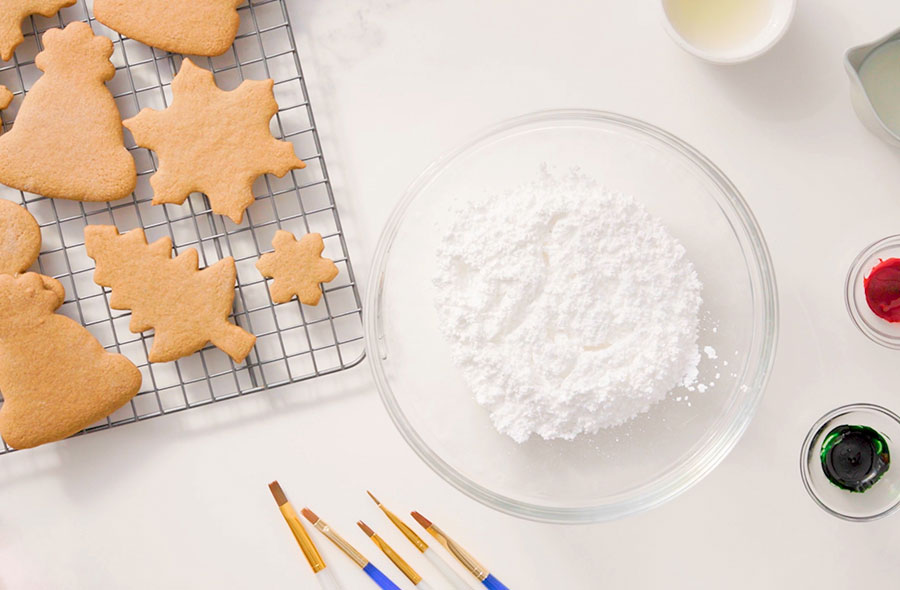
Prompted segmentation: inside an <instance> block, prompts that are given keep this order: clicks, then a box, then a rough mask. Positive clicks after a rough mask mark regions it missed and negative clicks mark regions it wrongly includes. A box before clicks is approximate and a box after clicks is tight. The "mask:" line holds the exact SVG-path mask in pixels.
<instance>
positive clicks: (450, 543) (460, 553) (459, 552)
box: [425, 524, 490, 582]
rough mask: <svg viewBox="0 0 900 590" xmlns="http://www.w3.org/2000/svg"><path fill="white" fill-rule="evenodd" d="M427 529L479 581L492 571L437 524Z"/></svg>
mask: <svg viewBox="0 0 900 590" xmlns="http://www.w3.org/2000/svg"><path fill="white" fill-rule="evenodd" d="M425 530H427V531H428V532H429V533H430V534H431V536H432V537H434V538H435V539H437V542H438V543H440V544H441V545H443V546H444V549H446V550H447V551H449V552H450V553H452V554H453V556H454V557H456V559H458V560H459V562H460V563H461V564H463V566H464V567H465V568H466V569H467V570H469V571H470V572H472V575H473V576H475V577H476V578H478V580H479V581H482V582H483V581H484V580H485V578H487V577H488V576H489V575H490V572H489V571H488V570H487V569H486V568H485V567H484V566H483V565H481V564H480V563H478V560H477V559H475V558H474V557H472V556H471V555H470V554H469V552H468V551H466V550H465V549H463V548H462V547H460V546H459V544H458V543H457V542H456V541H454V540H453V539H451V538H450V537H448V536H447V534H446V533H444V531H442V530H441V529H440V528H439V527H438V526H437V525H435V524H432V525H431V526H430V527H428V528H427V529H425Z"/></svg>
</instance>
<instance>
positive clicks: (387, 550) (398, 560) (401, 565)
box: [370, 535, 422, 586]
mask: <svg viewBox="0 0 900 590" xmlns="http://www.w3.org/2000/svg"><path fill="white" fill-rule="evenodd" d="M370 538H371V539H372V541H373V542H374V543H375V544H376V545H377V546H378V548H379V549H381V551H382V552H384V554H385V555H387V557H388V559H390V560H391V561H392V562H393V564H394V565H395V566H397V569H398V570H400V571H401V572H403V575H404V576H406V577H407V578H409V581H410V582H412V583H413V586H418V584H419V582H421V581H422V576H420V575H419V573H418V572H417V571H416V570H414V569H413V568H412V567H410V565H409V564H408V563H406V561H405V560H404V559H403V558H402V557H400V556H399V555H397V552H396V551H394V549H393V548H392V547H391V546H390V545H388V544H387V543H385V542H384V539H382V538H381V537H379V536H378V535H372V536H371V537H370Z"/></svg>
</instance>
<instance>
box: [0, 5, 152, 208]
mask: <svg viewBox="0 0 900 590" xmlns="http://www.w3.org/2000/svg"><path fill="white" fill-rule="evenodd" d="M43 43H44V51H42V52H40V53H39V54H38V55H37V57H36V58H35V65H36V66H37V67H38V69H40V70H41V71H43V72H44V75H43V76H41V77H40V79H39V80H38V81H37V82H36V83H35V84H34V86H33V87H32V88H31V90H29V91H28V93H27V94H26V95H25V99H24V100H23V101H22V106H21V107H20V108H19V112H18V114H17V115H16V119H15V121H14V122H13V127H12V129H11V130H10V131H9V132H8V133H4V134H3V135H0V182H2V183H3V184H5V185H7V186H11V187H13V188H17V189H19V190H22V191H27V192H31V193H36V194H39V195H43V196H45V197H54V198H58V199H74V200H78V201H112V200H115V199H120V198H122V197H125V196H127V195H128V194H130V193H131V191H132V190H134V187H135V184H136V183H137V174H136V172H135V164H134V159H133V158H132V157H131V154H129V153H128V150H126V149H125V145H124V143H123V135H122V122H121V119H120V116H119V110H118V109H117V108H116V103H115V101H114V100H113V97H112V94H110V92H109V90H108V89H107V88H106V85H105V84H104V82H105V81H106V80H110V79H111V78H112V77H113V75H114V74H115V68H114V67H113V64H112V62H110V61H109V57H110V56H111V55H112V52H113V45H112V41H110V40H109V39H107V38H106V37H98V36H95V35H94V34H93V32H91V27H90V26H88V25H87V24H85V23H82V22H74V23H72V24H70V25H69V26H67V27H66V28H65V29H51V30H49V31H47V32H46V33H44V37H43Z"/></svg>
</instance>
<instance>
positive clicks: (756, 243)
mask: <svg viewBox="0 0 900 590" xmlns="http://www.w3.org/2000/svg"><path fill="white" fill-rule="evenodd" d="M549 122H557V123H563V122H576V123H577V122H594V123H596V122H600V123H603V124H612V125H614V126H619V127H622V128H625V129H626V130H628V131H630V132H636V133H637V134H638V135H642V136H643V137H644V138H645V139H651V140H655V141H656V142H657V143H659V144H662V146H663V147H666V148H668V149H669V150H673V151H675V152H677V153H678V155H680V156H682V157H684V158H686V159H687V160H688V161H689V162H690V163H691V164H693V165H694V166H696V167H697V168H698V169H699V170H700V171H701V172H703V173H705V175H706V177H707V178H708V179H709V180H711V181H713V183H714V184H715V185H716V187H717V188H718V189H719V192H720V193H721V196H722V197H725V201H726V202H727V204H729V205H730V206H731V212H732V213H734V214H735V215H736V216H737V218H738V220H739V221H740V225H741V228H742V229H743V233H744V234H745V236H746V239H747V241H748V242H749V246H750V252H749V254H752V260H753V261H755V265H750V264H749V263H748V269H749V270H750V272H751V275H752V274H756V275H758V276H757V277H752V278H751V284H753V281H754V280H758V281H759V285H758V287H759V295H758V299H757V298H756V297H754V300H753V301H754V316H756V315H759V316H760V317H759V319H758V320H757V321H758V322H760V325H761V326H762V328H761V329H762V332H763V333H762V335H761V338H760V342H759V343H758V345H757V349H758V350H756V351H752V352H754V353H755V354H756V355H758V358H757V359H756V367H755V371H753V374H752V375H750V374H747V375H746V379H745V383H744V385H743V386H744V387H746V390H745V391H743V392H741V393H739V394H734V393H732V395H731V398H732V403H734V402H735V401H740V405H741V406H742V408H741V409H740V411H739V412H737V413H736V415H735V417H734V419H733V420H731V421H730V423H728V424H727V425H725V427H724V428H721V429H720V431H719V432H717V433H715V435H714V436H705V437H704V438H703V439H701V440H700V441H698V443H699V442H702V443H703V445H701V448H700V449H698V450H697V451H696V452H694V453H692V454H690V455H688V456H687V459H685V460H682V461H681V462H679V463H676V464H674V465H673V466H670V467H669V468H668V469H666V470H665V471H663V472H661V473H660V474H659V475H657V477H656V478H654V479H652V480H650V481H648V482H646V483H644V484H641V485H640V486H638V487H636V488H632V489H631V490H629V491H627V492H625V493H624V494H623V495H625V496H626V497H625V498H623V499H620V500H617V501H615V502H611V503H604V504H599V505H592V506H579V507H559V506H542V505H540V504H534V503H529V502H522V501H519V500H515V499H512V498H509V497H507V496H504V495H502V494H499V493H497V492H494V491H493V490H490V489H489V488H487V487H485V486H482V485H481V484H479V483H477V482H475V481H473V480H471V479H469V478H468V477H466V476H465V475H463V474H462V473H460V472H459V471H457V470H456V469H455V468H453V467H452V466H451V465H450V464H448V463H447V462H446V461H444V460H443V459H442V458H441V457H440V456H439V455H438V454H437V453H435V452H434V451H433V450H432V449H431V448H430V447H429V446H428V445H427V444H426V443H425V441H424V440H423V439H422V438H421V437H420V436H419V434H418V433H417V432H416V430H415V429H414V428H413V427H412V425H411V424H410V423H409V421H408V420H407V419H406V416H405V415H404V413H403V410H402V408H401V407H400V405H399V403H398V402H397V399H396V398H395V397H394V394H393V392H392V390H391V386H390V383H389V381H388V379H387V377H386V374H385V371H384V366H383V364H382V359H381V355H380V351H379V349H378V346H377V342H378V335H379V333H380V332H381V325H380V324H381V317H380V316H381V314H380V312H381V294H382V288H383V276H384V271H385V269H386V265H387V262H388V259H389V256H388V255H389V253H390V251H391V246H392V244H393V241H394V238H395V237H396V235H397V233H398V231H399V229H400V225H401V222H402V221H403V219H404V217H405V215H406V211H407V209H408V208H409V206H410V205H411V204H412V202H413V201H414V200H415V199H416V197H417V196H418V195H419V194H420V193H421V191H422V190H423V189H424V188H426V187H427V186H428V185H429V184H430V183H431V182H432V181H433V180H434V179H435V178H437V176H438V175H439V174H440V173H441V172H443V171H444V170H445V169H446V168H447V167H449V166H450V165H451V164H452V163H453V162H454V161H455V160H456V159H457V158H459V157H461V156H463V155H465V154H467V153H469V152H470V151H473V150H476V149H478V148H479V147H481V146H482V144H485V143H487V142H490V141H491V140H492V139H495V138H496V137H498V136H501V135H503V134H505V133H506V132H510V131H512V130H514V129H516V128H518V127H525V126H528V125H532V124H535V123H549ZM720 206H721V203H720ZM742 249H743V248H742ZM745 259H748V261H749V255H748V253H747V252H745ZM754 271H755V273H754ZM757 308H758V309H757ZM363 319H364V323H365V341H366V355H367V356H368V358H369V366H370V367H371V370H372V376H373V378H374V380H375V384H376V387H377V389H378V393H379V395H380V396H381V399H382V402H383V403H384V405H385V408H386V409H387V411H388V414H389V415H390V417H391V420H392V421H393V422H394V425H395V426H396V427H397V429H398V430H399V431H400V434H401V435H402V436H403V438H404V440H405V441H406V442H407V444H409V446H410V447H411V448H412V449H413V451H414V452H415V453H416V454H417V455H418V456H419V458H420V459H422V460H423V461H424V462H425V464H426V465H428V466H429V468H431V470H432V471H434V472H435V473H437V474H438V475H439V476H440V477H441V478H442V479H444V481H446V482H447V483H449V484H450V485H452V486H453V487H455V488H456V489H458V490H460V491H461V492H463V493H464V494H466V495H467V496H469V497H470V498H472V499H474V500H476V501H478V502H480V503H482V504H484V505H485V506H488V507H490V508H493V509H495V510H498V511H500V512H503V513H506V514H510V515H513V516H517V517H520V518H525V519H528V520H533V521H538V522H551V523H558V524H589V523H595V522H604V521H610V520H615V519H618V518H621V517H623V516H627V515H631V514H636V513H639V512H643V511H645V510H648V509H650V508H653V507H656V506H659V505H661V504H663V503H665V502H667V501H669V500H671V499H673V498H675V497H676V496H678V495H680V494H681V493H682V492H684V491H686V490H687V489H689V488H691V487H692V486H693V485H695V484H696V483H698V482H699V481H700V480H702V479H703V478H704V477H705V476H706V475H708V474H709V473H710V472H711V471H712V470H713V469H714V468H715V467H716V466H717V465H718V464H719V463H721V461H722V460H723V459H724V458H725V457H726V456H727V455H728V453H730V452H731V450H732V449H733V448H734V447H735V445H737V443H738V441H739V440H740V438H741V436H742V435H743V434H744V432H745V431H746V430H747V428H748V426H749V424H750V421H751V420H752V418H753V416H754V415H755V413H756V409H757V408H758V406H759V403H760V401H761V400H762V396H763V393H764V392H765V388H766V383H767V382H768V378H769V375H770V373H771V369H772V366H773V364H774V360H775V349H776V345H777V340H778V296H777V286H776V281H775V273H774V267H773V264H772V259H771V256H770V254H769V250H768V247H767V246H766V242H765V239H764V238H763V235H762V231H761V230H760V228H759V224H758V223H757V221H756V218H755V217H754V216H753V213H752V212H751V211H750V208H749V206H748V205H747V203H746V201H745V200H744V198H743V197H742V196H741V194H740V193H739V192H738V190H737V188H736V187H735V186H734V184H732V182H731V181H730V180H729V179H728V177H726V176H725V174H724V173H723V172H722V171H721V170H719V168H718V167H717V166H716V165H715V164H713V163H712V162H711V161H710V160H709V159H708V158H706V156H704V155H703V154H701V153H700V152H699V151H697V150H696V149H695V148H694V147H692V146H691V145H689V144H688V143H686V142H684V141H682V140H681V139H679V138H677V137H676V136H674V135H672V134H670V133H668V132H667V131H664V130H662V129H660V128H658V127H656V126H654V125H651V124H649V123H646V122H644V121H641V120H639V119H635V118H632V117H629V116H626V115H621V114H618V113H614V112H609V111H599V110H593V109H551V110H543V111H536V112H533V113H529V114H525V115H520V116H517V117H513V118H510V119H507V120H505V121H502V122H500V123H497V124H495V125H493V126H490V127H488V128H486V129H483V130H482V131H481V132H479V133H477V134H475V135H474V136H472V137H471V138H470V139H469V140H468V141H465V142H463V143H462V144H461V145H460V146H459V147H457V148H455V149H453V150H451V151H449V152H447V153H445V154H444V155H442V156H441V157H439V158H438V159H437V160H435V161H434V162H432V163H431V164H430V165H428V166H427V167H426V168H425V170H423V171H422V172H421V173H420V174H419V175H418V177H416V179H415V180H414V181H413V182H412V183H411V184H410V185H409V187H408V188H407V189H406V191H405V192H404V194H403V196H402V197H401V199H400V200H399V202H398V203H397V205H396V206H395V208H394V210H393V211H392V212H391V215H390V216H389V218H388V221H387V222H386V223H385V226H384V228H383V230H382V233H381V236H380V237H379V240H378V243H377V246H376V248H375V254H374V256H373V261H372V266H371V269H370V274H369V282H368V285H367V292H366V297H365V301H364V313H363ZM754 339H755V338H754ZM611 498H614V497H612V496H611Z"/></svg>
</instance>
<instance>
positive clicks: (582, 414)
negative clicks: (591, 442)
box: [433, 171, 702, 442]
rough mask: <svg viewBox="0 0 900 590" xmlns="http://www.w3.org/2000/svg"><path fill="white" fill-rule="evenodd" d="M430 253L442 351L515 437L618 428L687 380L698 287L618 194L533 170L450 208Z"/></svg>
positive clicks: (691, 371)
mask: <svg viewBox="0 0 900 590" xmlns="http://www.w3.org/2000/svg"><path fill="white" fill-rule="evenodd" d="M437 260H438V262H437V269H436V273H435V276H434V279H433V281H434V285H435V287H436V291H437V296H436V299H437V300H436V302H435V303H436V306H437V312H438V316H439V319H440V322H441V330H442V332H443V334H444V336H445V338H446V339H447V341H448V342H449V344H450V348H451V351H452V356H453V361H454V363H455V364H456V366H458V367H459V369H460V370H461V371H462V374H463V377H464V379H465V381H466V383H467V384H468V385H469V387H470V388H471V389H472V391H473V392H474V394H475V399H476V400H477V402H478V403H479V404H481V405H483V406H484V407H486V408H487V409H488V410H489V411H490V416H491V420H492V421H493V423H494V425H495V426H496V427H497V429H498V430H499V431H500V432H502V433H505V434H507V435H509V436H510V437H512V438H513V439H515V440H516V441H519V442H524V441H525V440H527V439H528V438H529V437H530V436H531V435H532V434H537V435H539V436H541V437H543V438H545V439H554V438H563V439H572V438H574V437H575V436H577V435H578V434H581V433H594V432H597V430H599V429H601V428H606V427H610V426H616V425H618V424H622V423H623V422H626V421H627V420H630V419H632V418H634V417H635V416H636V415H637V414H639V413H641V412H646V411H647V410H648V409H649V408H650V406H651V405H653V404H654V403H656V402H658V401H660V400H661V399H663V398H664V397H665V396H666V394H667V393H668V392H669V391H671V390H672V389H674V388H676V387H677V386H679V385H690V384H692V383H693V382H694V381H695V380H696V377H697V365H698V363H699V361H700V354H699V351H698V346H697V332H698V327H699V312H700V304H701V298H700V292H701V289H702V286H701V284H700V281H699V279H698V278H697V274H696V272H695V271H694V267H693V265H692V264H691V262H690V260H688V258H687V256H686V254H685V249H684V247H683V246H682V245H681V243H679V242H678V240H676V239H675V238H674V237H672V236H671V235H670V234H669V232H668V231H667V229H666V227H665V226H664V225H663V224H662V223H661V222H660V221H659V220H658V219H656V218H655V217H653V216H652V215H650V214H649V213H648V212H647V211H646V210H645V209H644V207H643V206H642V205H641V204H640V203H638V202H637V201H635V200H634V198H632V197H630V196H628V195H623V194H618V193H612V192H609V191H608V190H605V189H604V188H602V187H600V186H598V185H597V184H596V183H595V182H594V181H592V180H591V179H589V178H587V177H585V176H583V175H581V174H579V173H577V172H571V173H569V174H568V175H565V176H564V177H559V176H554V175H552V174H550V173H548V172H546V171H544V172H543V174H542V175H541V178H540V179H539V180H537V181H536V182H533V183H531V184H527V185H523V186H521V187H518V188H516V189H514V190H511V191H508V192H506V193H503V194H496V195H489V196H488V197H487V198H477V199H474V200H471V201H465V200H464V201H463V202H462V203H460V204H459V205H456V206H454V207H453V210H452V211H451V218H450V221H449V228H447V230H446V233H445V234H444V235H443V236H442V240H441V244H440V246H439V247H438V252H437Z"/></svg>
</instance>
